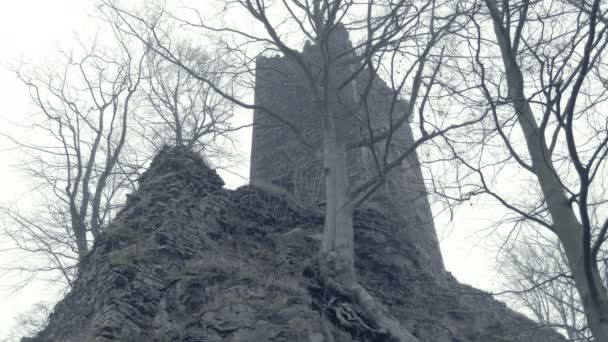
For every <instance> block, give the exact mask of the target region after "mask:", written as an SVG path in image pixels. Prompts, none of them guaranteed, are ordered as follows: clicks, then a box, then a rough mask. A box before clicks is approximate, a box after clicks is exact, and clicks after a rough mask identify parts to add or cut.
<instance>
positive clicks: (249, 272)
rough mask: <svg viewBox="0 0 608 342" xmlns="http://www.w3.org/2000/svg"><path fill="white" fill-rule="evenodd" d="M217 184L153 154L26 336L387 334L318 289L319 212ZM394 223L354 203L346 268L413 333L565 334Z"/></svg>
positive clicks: (75, 341)
mask: <svg viewBox="0 0 608 342" xmlns="http://www.w3.org/2000/svg"><path fill="white" fill-rule="evenodd" d="M222 186H223V181H222V180H221V179H220V178H219V176H218V175H217V174H216V173H215V172H214V171H213V170H211V169H210V168H208V167H207V166H206V164H205V163H204V162H203V160H202V159H201V158H199V157H198V156H197V155H194V154H191V153H189V152H187V151H185V150H183V149H176V148H173V149H165V150H164V151H162V152H161V153H160V154H159V155H158V156H157V157H156V158H155V159H154V161H153V163H152V164H151V166H150V168H149V170H148V171H147V172H146V173H145V174H144V175H143V176H142V177H141V179H140V187H139V190H138V191H137V192H135V193H134V194H132V195H131V196H129V198H128V201H127V205H126V207H125V209H124V210H123V211H122V212H121V213H120V214H119V215H118V217H117V218H116V219H115V220H114V222H113V223H112V225H111V226H110V227H108V229H107V230H106V231H105V232H104V233H103V235H102V236H101V237H100V238H99V239H98V241H97V242H96V243H95V246H94V248H93V250H92V251H91V253H90V255H89V256H88V258H87V259H86V260H85V261H84V262H83V263H82V266H81V270H80V274H79V276H78V279H77V282H76V284H75V287H74V289H73V290H72V291H71V292H70V293H69V294H68V295H67V296H66V297H65V298H64V299H63V300H62V301H61V302H60V303H59V304H58V305H57V306H56V308H55V309H54V312H53V314H52V315H51V317H50V324H49V325H48V327H47V328H46V329H45V330H44V331H43V332H41V333H40V334H39V336H37V337H34V338H31V339H27V340H28V341H65V342H68V341H72V342H83V341H162V342H169V341H212V342H220V341H222V342H223V341H226V342H228V341H230V342H237V341H275V342H278V341H302V342H304V341H306V342H331V341H333V342H342V341H382V340H383V339H382V337H381V336H373V334H369V333H365V332H363V331H361V330H359V329H358V328H357V326H358V325H356V324H352V325H350V326H349V324H344V322H346V323H348V319H347V320H344V319H342V322H343V323H342V324H339V323H338V320H337V319H336V317H335V315H334V311H333V310H332V308H333V307H335V305H336V303H340V301H341V299H340V298H336V297H333V296H330V295H329V294H326V293H324V291H323V290H322V289H321V288H320V287H319V286H318V283H317V282H316V280H315V272H314V267H313V266H314V261H313V259H314V256H315V254H316V251H317V249H318V245H319V236H320V233H321V229H322V217H321V216H320V214H319V212H318V210H309V209H307V208H302V207H299V206H298V204H297V203H295V202H293V201H291V200H289V198H288V197H287V196H283V195H281V194H280V193H278V192H276V191H270V192H269V191H263V190H261V189H257V188H252V187H243V188H240V189H238V190H235V191H230V190H225V189H222ZM399 228H400V227H398V226H396V224H395V223H394V222H391V221H390V220H389V219H388V218H386V217H383V216H381V215H380V214H378V213H377V212H374V211H371V210H362V211H360V212H358V213H357V215H356V253H357V265H356V266H357V269H358V272H359V274H360V276H361V280H362V283H363V284H364V285H365V286H366V288H367V289H369V290H370V291H371V292H372V293H373V294H374V295H375V296H377V298H379V299H380V300H381V301H382V303H384V304H385V305H386V306H388V307H389V309H390V310H391V311H392V312H393V313H394V314H395V315H396V316H397V317H398V318H399V319H400V320H401V321H402V323H403V324H404V325H405V326H406V327H407V328H408V329H410V331H411V332H412V333H413V334H414V335H416V336H417V337H418V338H419V339H420V340H421V341H432V342H443V341H454V342H455V341H532V342H534V341H538V342H541V341H542V342H546V341H562V340H563V339H562V338H561V336H560V335H558V334H556V333H555V332H553V331H551V330H547V329H544V328H538V327H537V326H536V325H535V324H534V323H533V322H531V321H529V320H527V319H526V318H524V317H523V316H521V315H519V314H517V313H515V312H513V311H511V310H509V309H508V308H506V306H505V305H504V304H502V303H500V302H498V301H496V300H494V299H492V298H491V297H490V296H489V295H487V294H485V293H483V292H481V291H479V290H476V289H473V288H471V287H468V286H464V285H461V284H459V283H458V282H456V281H455V280H454V279H453V278H452V277H451V276H450V275H449V274H446V275H445V277H441V279H438V278H437V277H436V276H433V275H432V274H431V273H430V272H428V271H427V270H425V265H424V264H422V263H421V262H420V259H419V258H418V257H417V253H416V246H412V245H403V244H401V245H399V244H397V243H396V242H395V239H392V238H391V236H392V234H393V232H394V231H395V230H396V229H399ZM401 228H403V227H401ZM342 304H343V307H344V305H347V303H342ZM353 309H354V308H353ZM342 318H344V317H342Z"/></svg>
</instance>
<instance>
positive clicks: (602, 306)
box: [486, 0, 608, 341]
mask: <svg viewBox="0 0 608 342" xmlns="http://www.w3.org/2000/svg"><path fill="white" fill-rule="evenodd" d="M486 4H487V5H488V8H489V9H490V12H491V15H492V21H493V24H494V32H495V35H496V40H497V43H498V45H499V47H500V50H501V54H502V59H503V64H504V67H505V73H506V76H507V85H508V88H509V97H510V99H511V100H512V101H513V105H514V108H515V111H516V114H517V116H518V122H519V125H520V127H521V129H522V131H523V133H524V136H525V139H526V145H527V148H528V152H529V154H530V158H531V160H532V168H533V170H534V174H535V176H536V178H537V180H538V183H539V185H540V187H541V191H542V194H543V196H544V199H545V200H546V205H547V209H548V211H549V214H550V215H551V219H552V222H553V226H554V232H555V233H556V234H557V236H558V238H559V240H560V242H561V243H562V245H563V247H564V251H565V253H566V257H567V260H568V264H569V267H570V270H571V272H572V277H573V279H574V283H575V285H576V288H577V291H578V293H579V295H580V297H581V301H582V303H583V306H584V309H585V315H586V317H587V321H588V324H589V328H590V329H591V332H592V333H593V336H594V338H595V339H596V340H597V341H608V293H607V291H606V288H605V287H604V285H603V284H602V283H601V277H600V274H599V270H598V268H597V263H596V262H595V260H591V263H592V272H593V276H592V277H589V274H587V273H586V272H585V259H584V256H585V253H584V250H583V249H584V247H583V246H584V244H583V227H582V225H581V223H580V222H579V221H578V219H577V217H576V214H575V212H574V209H573V207H572V205H571V204H570V202H569V200H568V198H567V197H566V195H565V193H564V189H563V187H562V183H561V181H560V179H559V178H558V174H557V171H556V170H555V167H554V165H553V162H552V159H551V153H550V151H549V149H548V147H547V145H546V141H545V139H544V137H543V136H542V133H541V131H540V129H539V127H538V125H537V123H536V120H535V118H534V113H533V111H532V108H531V107H530V104H529V103H528V101H527V100H526V97H525V94H524V82H523V74H522V72H521V69H520V67H519V65H518V64H517V61H516V59H515V56H514V55H513V53H512V50H511V43H510V41H509V40H508V38H507V37H508V36H507V35H506V34H505V28H504V27H503V26H502V22H501V19H500V16H499V14H498V13H499V12H498V8H497V6H496V3H495V2H494V0H486ZM590 278H592V279H594V282H593V283H590V281H589V279H590Z"/></svg>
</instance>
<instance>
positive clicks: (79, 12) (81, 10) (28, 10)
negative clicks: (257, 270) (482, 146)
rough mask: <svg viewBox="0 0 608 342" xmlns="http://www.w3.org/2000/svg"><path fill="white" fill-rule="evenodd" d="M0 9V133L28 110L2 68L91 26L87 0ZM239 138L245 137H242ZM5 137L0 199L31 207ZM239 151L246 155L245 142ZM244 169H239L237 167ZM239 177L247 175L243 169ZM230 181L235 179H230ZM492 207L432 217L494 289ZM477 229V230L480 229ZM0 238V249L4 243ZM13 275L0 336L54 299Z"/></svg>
mask: <svg viewBox="0 0 608 342" xmlns="http://www.w3.org/2000/svg"><path fill="white" fill-rule="evenodd" d="M2 5H3V6H2V7H3V8H2V11H0V47H1V48H0V65H1V68H0V99H1V100H2V101H1V107H0V132H2V133H10V132H7V126H8V124H7V122H8V121H11V122H18V121H19V119H20V118H23V117H25V116H27V115H29V114H31V113H32V111H33V110H34V108H33V107H32V106H31V105H30V100H29V97H28V93H27V90H26V89H25V87H24V86H22V85H21V84H20V83H19V82H18V81H17V79H16V78H15V77H14V75H13V74H11V73H10V72H9V71H8V70H7V69H6V67H7V66H8V65H10V64H15V63H17V62H18V61H20V60H25V61H30V62H33V63H40V62H43V61H44V59H45V56H46V55H48V52H49V51H52V50H53V49H56V48H57V47H58V46H63V47H69V46H70V44H71V42H72V41H73V39H74V34H75V33H76V32H78V33H79V34H80V35H83V34H85V35H86V34H87V33H88V34H93V33H94V32H95V25H94V24H92V22H93V21H92V20H90V19H89V17H88V14H91V12H92V8H91V6H90V3H89V2H88V1H87V0H54V1H49V0H19V1H5V2H3V4H2ZM245 140H248V138H246V139H245ZM10 147H11V145H10V143H9V141H8V140H6V139H3V138H1V137H0V204H11V205H15V206H18V207H28V206H30V207H31V206H35V205H36V203H29V202H28V200H27V197H28V192H29V191H30V188H29V185H30V183H29V182H28V179H26V178H25V177H23V176H22V175H21V174H20V173H19V171H18V170H16V168H15V167H16V166H18V165H16V164H17V162H18V159H19V158H18V157H19V154H18V151H14V150H11V149H10ZM242 153H243V154H244V155H245V156H246V157H248V154H249V147H248V143H247V141H245V143H244V144H243V146H242ZM244 169H246V168H241V169H240V172H242V173H243V170H244ZM243 176H247V175H246V174H244V175H243ZM230 183H231V184H232V185H237V184H238V183H239V180H238V178H234V177H233V178H231V182H230ZM496 215H497V212H493V211H492V208H487V207H486V208H480V207H476V206H474V207H469V208H467V209H466V210H462V211H460V212H458V213H457V216H456V217H455V218H454V223H453V224H448V223H447V222H448V216H447V215H439V217H437V218H436V226H437V230H438V233H439V235H440V240H441V241H440V242H441V247H442V252H443V256H444V261H445V263H446V266H447V269H448V270H449V271H451V272H452V273H453V274H454V275H455V276H456V277H457V278H458V279H459V280H460V281H462V282H465V283H468V284H471V285H474V286H477V287H480V288H483V289H487V290H491V289H496V286H497V284H496V283H495V279H496V277H495V275H496V273H495V272H494V270H493V267H494V256H495V254H494V253H493V252H492V251H491V250H490V249H491V247H490V246H491V244H490V243H489V242H487V240H486V239H484V236H485V235H488V234H491V233H490V232H489V231H488V230H487V229H485V230H484V228H486V227H488V226H490V224H491V222H492V219H494V218H496V217H495V216H496ZM480 232H481V233H480ZM7 247H10V246H7V245H6V243H4V244H3V245H2V248H7ZM14 256H15V255H14V253H11V252H10V251H6V250H0V267H2V266H3V265H6V264H7V263H10V262H11V261H12V260H13V259H14ZM15 281H16V279H13V278H10V279H7V278H6V277H4V278H3V279H1V280H0V286H1V287H2V288H1V291H0V303H1V305H0V338H2V337H4V336H5V335H6V334H7V333H8V331H10V329H11V327H12V325H13V324H14V318H15V316H16V315H17V314H19V313H20V312H24V311H27V310H28V309H29V308H30V307H31V305H32V304H34V303H37V302H41V301H54V300H56V296H57V289H56V288H53V287H52V286H49V285H48V284H43V283H34V284H33V285H31V286H29V287H27V288H25V289H23V290H21V291H18V292H13V291H9V290H6V288H7V287H8V286H10V285H11V284H13V283H14V282H15Z"/></svg>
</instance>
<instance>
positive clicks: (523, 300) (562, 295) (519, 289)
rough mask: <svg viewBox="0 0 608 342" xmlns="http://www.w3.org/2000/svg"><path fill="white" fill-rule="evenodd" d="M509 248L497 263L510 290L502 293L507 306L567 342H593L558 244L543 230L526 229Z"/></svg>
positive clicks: (561, 249) (513, 240) (511, 242)
mask: <svg viewBox="0 0 608 342" xmlns="http://www.w3.org/2000/svg"><path fill="white" fill-rule="evenodd" d="M508 244H509V246H507V247H506V248H505V249H504V257H503V258H502V260H501V262H500V269H501V275H502V276H503V277H504V278H505V287H506V288H507V289H509V290H507V291H505V292H504V295H505V297H506V299H507V302H509V303H510V304H511V305H512V306H515V307H519V308H520V309H523V311H525V312H528V313H530V314H532V315H533V316H534V317H535V318H536V320H537V321H538V322H539V323H541V324H543V325H545V326H547V327H551V328H555V329H557V330H559V331H561V332H563V333H564V334H565V335H566V336H567V337H568V339H569V340H570V341H592V340H593V338H592V336H591V332H590V331H589V328H588V327H587V321H586V319H585V310H584V308H583V305H582V303H581V301H580V298H579V295H578V292H577V291H576V286H575V284H574V281H573V280H572V277H571V275H570V270H569V268H568V260H567V258H566V255H565V253H564V250H563V248H562V246H561V245H560V243H559V241H558V240H557V239H556V238H555V237H554V236H547V234H545V233H544V232H543V231H542V230H541V231H538V230H535V229H529V232H526V233H522V234H521V235H520V236H519V237H518V238H517V239H512V241H510V242H508Z"/></svg>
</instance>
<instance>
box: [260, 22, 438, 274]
mask: <svg viewBox="0 0 608 342" xmlns="http://www.w3.org/2000/svg"><path fill="white" fill-rule="evenodd" d="M330 39H332V41H331V45H332V46H333V47H334V48H335V47H336V46H338V49H340V50H342V51H352V50H353V49H352V44H351V43H350V41H349V37H348V33H347V31H346V30H345V29H344V28H343V27H339V28H337V29H336V30H335V31H334V32H333V33H332V37H331V38H330ZM300 55H301V56H302V59H303V60H304V61H306V62H307V63H309V66H310V69H311V70H320V69H321V67H320V66H319V65H318V63H319V62H318V61H319V60H320V58H319V51H318V48H317V47H316V46H314V45H310V44H306V46H305V47H304V49H303V51H302V52H301V53H300ZM315 64H317V65H315ZM357 67H358V65H353V63H350V64H347V63H345V64H344V65H341V66H340V67H339V68H338V74H339V75H341V76H340V78H341V79H342V80H347V79H348V78H349V77H350V76H351V75H353V74H354V70H357V69H356V68H357ZM370 78H371V80H370ZM370 81H371V82H372V87H371V90H370V91H369V95H368V97H367V102H368V111H367V112H366V113H371V114H370V115H371V118H370V122H371V126H372V127H373V129H375V130H381V129H386V128H388V127H389V123H390V122H391V120H392V121H393V122H395V118H396V117H399V115H403V113H404V110H405V106H406V102H405V101H402V100H397V99H396V97H395V95H394V94H395V92H393V91H392V90H391V89H390V88H389V87H388V86H387V85H386V83H385V82H384V81H383V80H381V79H380V78H378V77H372V76H370V73H369V72H368V71H362V72H360V73H358V75H357V76H356V77H355V79H354V80H353V81H351V82H350V83H351V84H352V85H351V88H352V90H353V91H354V92H355V93H359V94H362V93H363V92H364V91H365V87H366V86H367V85H368V84H369V82H370ZM312 102H313V101H312V95H311V90H310V87H309V86H308V85H307V84H306V81H305V77H304V75H303V72H302V70H301V69H300V67H299V66H298V65H297V64H296V63H295V62H294V61H293V60H291V59H290V58H289V57H283V56H275V57H259V58H258V60H257V63H256V79H255V104H256V105H257V106H258V107H263V108H267V109H269V110H270V111H272V112H274V113H277V114H280V115H281V117H282V118H284V119H285V120H287V121H289V122H290V123H292V124H293V125H294V126H296V128H297V131H298V132H299V133H300V135H301V136H303V137H304V139H305V140H306V142H307V143H308V145H309V146H306V145H305V144H304V143H303V142H302V139H301V137H298V135H297V134H296V133H295V131H294V129H292V128H290V127H287V126H286V125H285V124H284V123H282V122H280V121H279V120H277V119H276V118H275V117H273V116H272V115H270V114H269V113H267V112H266V111H264V110H259V109H258V110H255V111H254V126H253V142H252V150H251V170H250V181H251V183H252V184H260V185H262V184H263V185H275V186H279V187H282V188H284V189H285V190H287V191H289V192H290V193H291V194H293V195H294V196H295V197H296V198H297V199H298V200H300V201H301V202H303V203H305V204H309V205H318V204H321V203H322V202H323V200H324V183H323V182H324V180H323V173H322V161H321V157H320V147H321V139H322V137H321V118H320V116H319V115H318V113H316V111H315V110H314V107H313V103H312ZM347 124H348V125H349V126H350V127H346V128H347V129H348V132H349V135H350V137H352V139H353V140H354V139H357V138H360V137H362V136H363V134H365V133H366V132H368V120H367V117H366V115H365V113H363V110H362V109H358V110H356V111H354V112H353V113H352V120H349V122H348V123H347ZM383 144H385V142H384V141H382V142H381V143H379V144H377V145H378V146H377V147H380V146H383ZM412 144H413V135H412V130H411V128H410V126H409V124H407V123H406V124H403V125H401V126H400V127H399V129H397V130H396V131H395V133H394V134H393V137H392V138H391V141H390V147H389V156H395V155H397V154H399V153H402V152H403V151H405V150H407V149H408V148H410V147H411V146H412ZM381 148H383V147H380V149H381ZM347 159H348V167H349V178H350V179H351V184H353V183H355V182H357V181H361V180H365V179H369V178H371V177H373V176H374V175H375V173H376V168H375V163H374V159H373V155H372V154H371V153H370V149H369V148H368V147H363V148H357V149H352V150H350V151H349V154H348V156H347ZM363 206H364V207H373V208H376V209H380V210H381V211H382V212H384V213H385V214H386V215H390V216H391V217H392V218H395V219H397V220H398V221H399V222H400V223H401V227H399V229H397V231H396V232H395V238H396V239H405V240H407V241H410V242H413V243H414V244H415V245H416V246H417V247H418V248H419V252H420V253H421V255H422V256H423V258H425V259H427V261H428V265H429V270H430V271H432V272H434V273H437V272H442V271H443V270H444V266H443V260H442V256H441V252H440V250H439V243H438V240H437V234H436V231H435V226H434V223H433V216H432V213H431V209H430V205H429V202H428V198H427V193H426V188H425V185H424V181H423V178H422V173H421V168H420V164H419V161H418V157H417V155H416V154H415V153H413V154H411V155H410V156H409V157H408V158H407V159H405V160H404V161H403V163H402V164H401V165H400V167H396V168H395V169H393V170H392V171H391V172H390V173H389V175H388V177H387V180H386V182H385V183H384V184H383V185H382V187H381V188H380V189H378V190H377V191H376V193H375V194H374V195H373V196H372V197H371V198H369V199H368V200H366V202H365V203H364V204H363Z"/></svg>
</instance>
